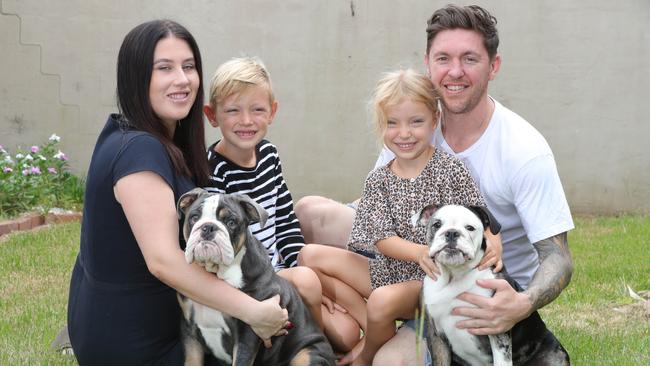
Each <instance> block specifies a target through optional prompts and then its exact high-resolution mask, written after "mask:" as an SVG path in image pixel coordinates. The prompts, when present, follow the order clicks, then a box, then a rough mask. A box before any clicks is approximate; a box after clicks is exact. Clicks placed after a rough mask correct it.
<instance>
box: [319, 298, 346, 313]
mask: <svg viewBox="0 0 650 366" xmlns="http://www.w3.org/2000/svg"><path fill="white" fill-rule="evenodd" d="M322 303H323V305H325V307H326V308H327V311H328V312H329V313H330V314H334V311H336V310H338V311H340V312H342V313H347V312H348V311H347V310H345V308H344V307H343V306H341V305H339V304H337V303H335V302H334V301H332V299H330V298H329V297H327V296H325V295H323V300H322Z"/></svg>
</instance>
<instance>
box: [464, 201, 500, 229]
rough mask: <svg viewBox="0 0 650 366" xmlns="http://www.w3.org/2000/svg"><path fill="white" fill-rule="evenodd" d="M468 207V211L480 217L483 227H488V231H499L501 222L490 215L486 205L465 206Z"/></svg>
mask: <svg viewBox="0 0 650 366" xmlns="http://www.w3.org/2000/svg"><path fill="white" fill-rule="evenodd" d="M467 208H469V209H470V211H472V212H474V213H475V214H476V216H478V218H479V219H481V222H482V223H483V228H485V229H487V228H488V227H489V228H490V232H491V233H492V234H495V235H496V234H498V233H499V232H500V231H501V224H500V223H499V221H497V219H496V218H494V216H492V213H491V212H490V210H488V209H487V207H484V206H469V207H467Z"/></svg>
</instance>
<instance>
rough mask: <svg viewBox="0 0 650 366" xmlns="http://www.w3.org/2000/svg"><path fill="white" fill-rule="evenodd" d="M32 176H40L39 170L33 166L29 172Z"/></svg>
mask: <svg viewBox="0 0 650 366" xmlns="http://www.w3.org/2000/svg"><path fill="white" fill-rule="evenodd" d="M30 172H31V173H32V174H41V168H39V167H37V166H33V167H32V169H31V170H30Z"/></svg>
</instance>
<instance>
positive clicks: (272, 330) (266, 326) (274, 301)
mask: <svg viewBox="0 0 650 366" xmlns="http://www.w3.org/2000/svg"><path fill="white" fill-rule="evenodd" d="M250 315H251V316H250V317H249V318H248V320H247V321H246V323H247V324H248V325H250V327H251V328H252V329H253V332H255V334H257V336H258V337H260V338H261V339H262V341H263V342H264V347H266V348H270V347H271V337H274V336H283V335H286V334H287V333H288V331H287V329H285V328H287V327H289V326H290V324H291V323H290V322H289V313H288V312H287V309H283V308H281V307H280V295H275V296H273V297H272V298H270V299H266V300H264V301H262V302H260V303H259V305H258V306H257V307H256V309H254V310H253V314H250Z"/></svg>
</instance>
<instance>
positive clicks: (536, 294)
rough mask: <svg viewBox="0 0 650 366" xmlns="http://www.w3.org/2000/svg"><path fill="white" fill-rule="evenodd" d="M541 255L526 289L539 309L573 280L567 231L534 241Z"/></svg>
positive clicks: (534, 307)
mask: <svg viewBox="0 0 650 366" xmlns="http://www.w3.org/2000/svg"><path fill="white" fill-rule="evenodd" d="M533 246H534V247H535V249H536V250H537V254H538V255H539V268H538V269H537V272H535V275H534V276H533V279H532V280H531V281H530V284H529V285H528V289H527V290H526V291H525V293H527V294H528V295H529V296H530V300H531V302H532V304H533V309H532V310H537V309H539V308H541V307H543V306H544V305H546V304H548V303H550V302H551V301H553V300H555V298H557V297H558V296H559V295H560V292H562V290H564V288H565V287H566V286H567V285H568V284H569V282H570V281H571V275H572V274H573V262H572V260H571V253H570V252H569V244H568V242H567V233H566V232H564V233H561V234H558V235H555V236H552V237H550V238H547V239H543V240H540V241H538V242H537V243H534V244H533Z"/></svg>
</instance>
